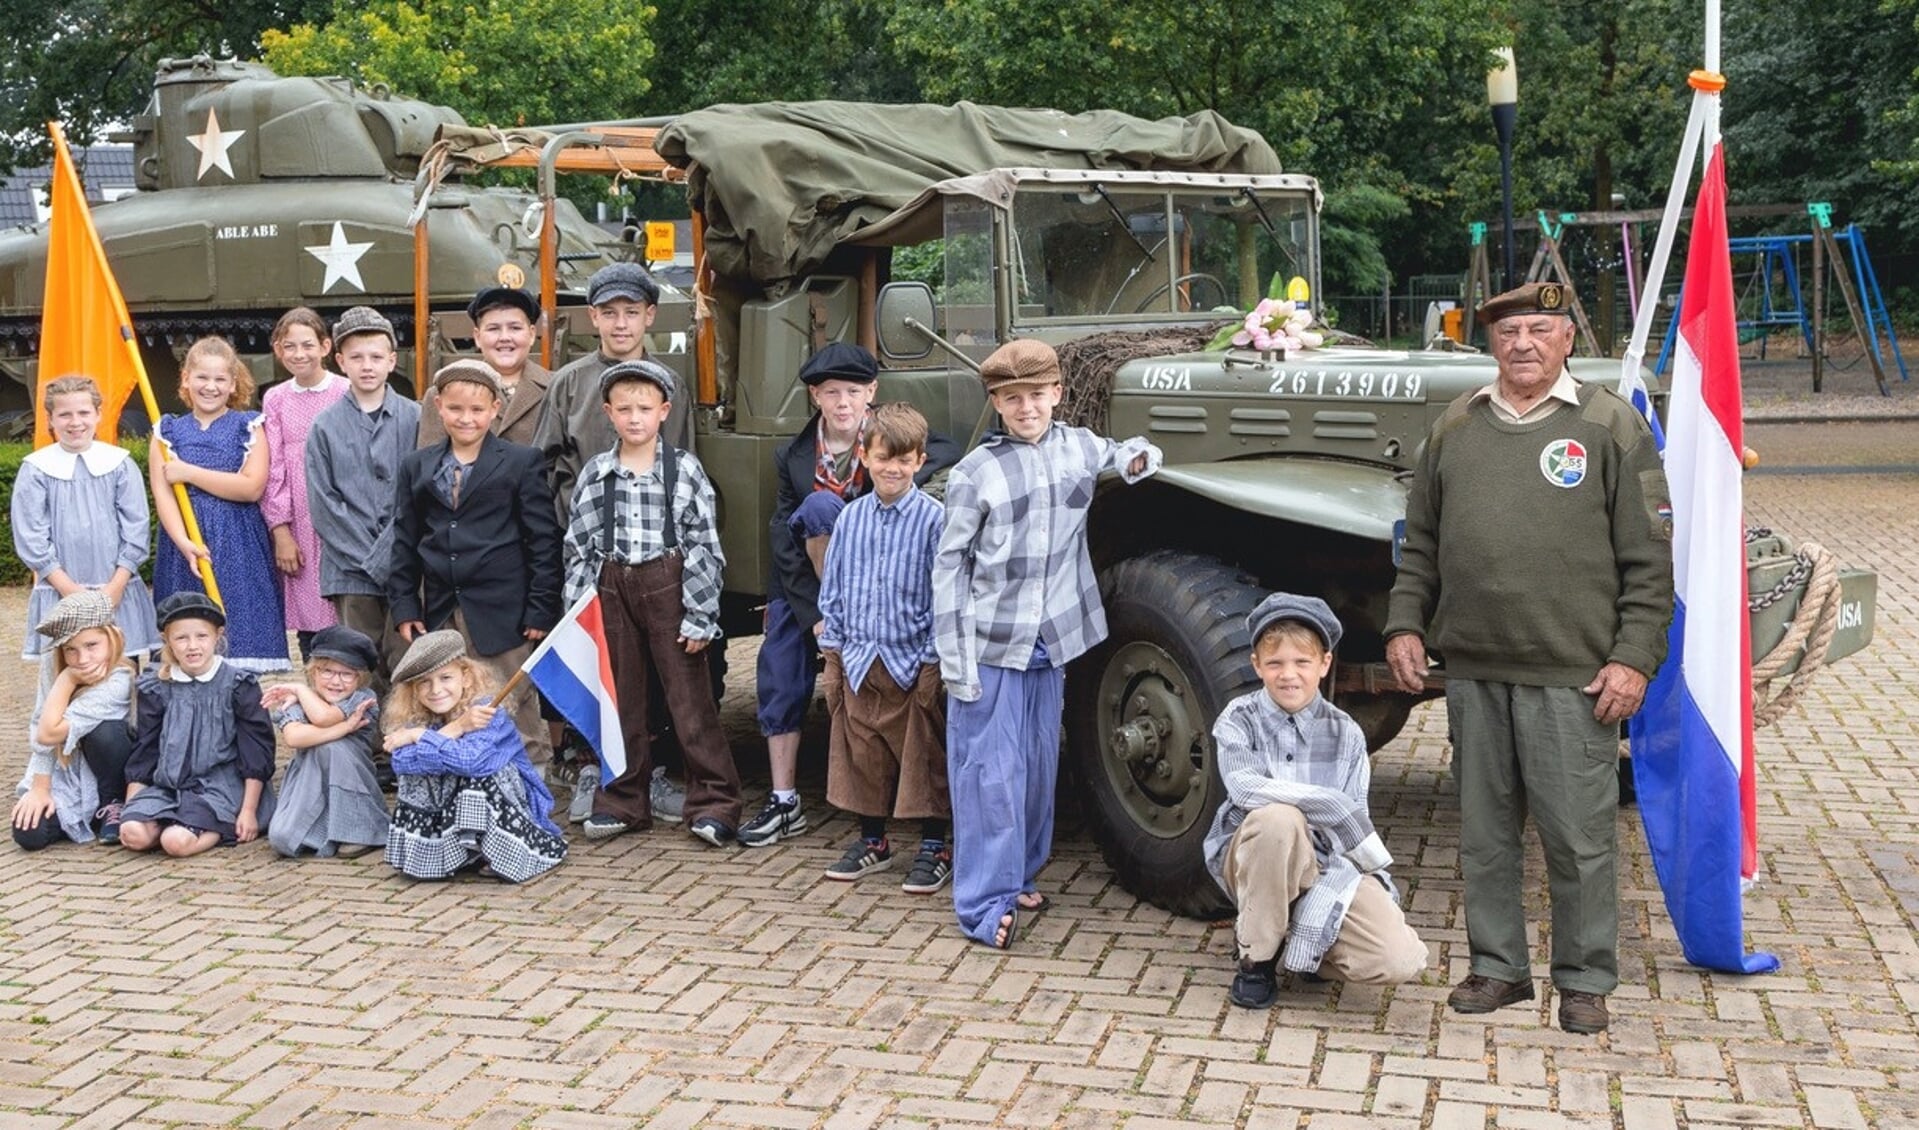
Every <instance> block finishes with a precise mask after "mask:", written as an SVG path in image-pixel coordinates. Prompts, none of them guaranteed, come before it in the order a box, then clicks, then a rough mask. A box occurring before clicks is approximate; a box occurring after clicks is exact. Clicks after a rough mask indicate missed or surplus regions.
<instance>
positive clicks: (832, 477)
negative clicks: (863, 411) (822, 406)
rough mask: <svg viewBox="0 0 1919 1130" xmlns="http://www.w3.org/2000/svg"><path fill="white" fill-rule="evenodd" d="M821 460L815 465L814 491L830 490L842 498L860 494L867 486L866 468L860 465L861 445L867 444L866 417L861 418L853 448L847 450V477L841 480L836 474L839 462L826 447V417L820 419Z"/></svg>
mask: <svg viewBox="0 0 1919 1130" xmlns="http://www.w3.org/2000/svg"><path fill="white" fill-rule="evenodd" d="M818 442H819V453H820V457H819V459H818V460H817V461H816V462H815V463H814V464H813V489H814V490H830V491H832V492H833V493H834V494H837V495H839V496H840V497H841V498H845V497H847V496H848V495H849V494H858V493H859V492H860V490H861V488H863V487H864V486H865V485H866V468H865V467H863V466H861V465H860V445H861V444H862V443H865V442H866V417H864V416H862V417H861V418H860V429H859V431H858V432H857V433H855V434H854V436H853V446H851V447H849V448H847V468H846V477H845V478H844V479H842V478H840V477H839V476H838V475H837V474H835V473H834V464H835V463H837V462H838V460H836V459H835V458H834V457H833V453H832V451H831V450H829V449H828V448H827V446H826V417H825V416H821V417H820V428H819V440H818Z"/></svg>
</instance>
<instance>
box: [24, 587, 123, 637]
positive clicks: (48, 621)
mask: <svg viewBox="0 0 1919 1130" xmlns="http://www.w3.org/2000/svg"><path fill="white" fill-rule="evenodd" d="M111 623H113V601H112V600H110V599H108V598H107V594H106V593H103V592H101V591H100V590H99V589H81V590H80V591H79V592H76V593H70V594H68V595H66V596H63V597H61V598H60V600H59V601H58V602H57V603H56V604H54V606H53V607H52V608H50V609H48V610H47V615H46V618H45V619H43V620H41V621H40V623H39V625H38V626H37V627H35V628H34V631H36V632H39V633H40V634H41V635H43V636H45V637H47V639H48V640H50V641H52V643H53V646H54V647H56V648H59V647H65V646H67V641H68V640H70V639H72V638H73V637H75V636H77V635H79V634H80V633H81V632H84V631H86V630H87V629H89V628H104V627H106V626H108V625H109V624H111Z"/></svg>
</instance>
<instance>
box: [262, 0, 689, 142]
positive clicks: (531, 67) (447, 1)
mask: <svg viewBox="0 0 1919 1130" xmlns="http://www.w3.org/2000/svg"><path fill="white" fill-rule="evenodd" d="M653 16H654V9H653V6H652V5H651V4H649V3H645V2H644V0H368V2H367V3H343V4H340V5H339V6H338V7H337V8H336V9H335V10H334V12H333V17H332V19H331V20H328V21H327V22H325V23H318V24H316V23H303V24H297V25H294V26H292V27H290V28H288V29H286V30H284V31H279V30H275V31H269V32H267V33H265V34H264V35H263V36H262V37H261V48H262V52H263V57H264V60H265V62H266V63H267V65H268V66H271V67H272V68H273V69H274V70H276V71H278V72H280V73H281V74H287V75H303V74H343V75H346V76H348V77H350V78H353V79H355V80H358V81H360V82H363V83H367V84H373V83H384V84H386V85H387V86H389V87H391V88H392V89H394V90H397V91H400V92H402V93H405V94H407V95H409V96H411V97H414V98H420V99H424V100H426V101H429V102H437V103H440V104H442V105H446V106H451V107H453V108H454V109H455V110H458V111H459V112H460V113H461V114H462V115H464V116H465V117H466V119H467V121H468V122H470V123H473V124H475V125H495V126H503V127H506V126H515V125H527V124H539V123H553V122H574V121H589V120H595V119H606V118H619V117H629V116H633V115H636V114H639V113H642V112H644V111H645V108H646V98H645V94H646V90H647V80H646V77H645V76H646V73H647V67H648V63H649V61H650V60H651V59H652V57H653V41H652V39H651V36H650V34H649V31H650V28H651V25H652V22H653Z"/></svg>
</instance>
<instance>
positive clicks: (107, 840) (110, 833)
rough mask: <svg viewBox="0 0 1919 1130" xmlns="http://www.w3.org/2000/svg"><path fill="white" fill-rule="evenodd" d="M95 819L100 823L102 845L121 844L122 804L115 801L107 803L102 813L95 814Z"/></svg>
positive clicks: (102, 807) (101, 810)
mask: <svg viewBox="0 0 1919 1130" xmlns="http://www.w3.org/2000/svg"><path fill="white" fill-rule="evenodd" d="M93 818H94V819H95V820H98V821H99V822H100V842H101V843H103V844H117V843H119V842H120V802H119V801H117V800H115V801H109V802H107V803H106V804H105V805H103V806H101V809H100V811H98V812H96V813H94V814H93Z"/></svg>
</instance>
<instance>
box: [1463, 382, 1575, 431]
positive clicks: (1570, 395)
mask: <svg viewBox="0 0 1919 1130" xmlns="http://www.w3.org/2000/svg"><path fill="white" fill-rule="evenodd" d="M1472 399H1473V401H1474V402H1477V401H1481V400H1490V401H1492V402H1493V406H1494V407H1496V408H1498V409H1500V415H1501V416H1502V417H1503V418H1504V419H1505V420H1506V421H1507V422H1508V423H1516V424H1524V423H1527V422H1529V421H1531V420H1534V419H1539V418H1542V417H1545V416H1547V415H1550V414H1551V413H1552V412H1553V411H1554V410H1556V409H1557V408H1558V407H1559V405H1561V404H1570V405H1572V406H1573V407H1574V408H1577V407H1579V382H1578V381H1576V380H1574V379H1573V375H1572V371H1571V370H1570V369H1561V370H1560V371H1559V379H1558V380H1556V381H1554V382H1553V386H1552V387H1551V388H1549V389H1547V390H1546V395H1545V396H1542V397H1540V398H1539V399H1538V400H1537V401H1535V402H1534V403H1533V406H1532V407H1530V408H1528V409H1526V410H1525V411H1524V412H1516V411H1514V410H1513V406H1512V402H1511V401H1509V400H1507V399H1506V396H1505V394H1504V393H1502V392H1501V391H1500V390H1499V380H1498V378H1494V379H1493V382H1492V383H1491V384H1489V385H1486V386H1485V387H1484V388H1481V389H1478V390H1476V391H1475V392H1474V393H1473V396H1472Z"/></svg>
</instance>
